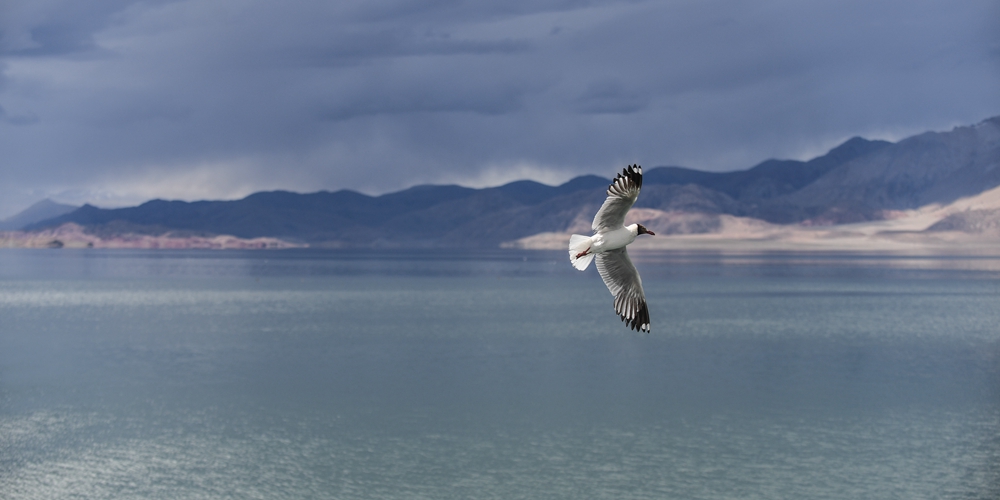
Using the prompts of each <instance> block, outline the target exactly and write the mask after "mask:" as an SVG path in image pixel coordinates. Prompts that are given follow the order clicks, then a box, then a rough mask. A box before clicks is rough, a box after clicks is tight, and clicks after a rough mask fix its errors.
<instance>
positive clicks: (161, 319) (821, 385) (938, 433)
mask: <svg viewBox="0 0 1000 500" xmlns="http://www.w3.org/2000/svg"><path fill="white" fill-rule="evenodd" d="M633 259H634V260H635V262H636V265H637V267H638V268H639V270H640V272H641V274H642V277H643V281H644V286H645V289H646V294H647V299H648V302H649V310H650V316H651V319H652V333H651V334H642V333H636V332H633V331H631V330H628V329H627V328H626V327H625V326H624V325H623V324H622V323H621V322H620V321H619V320H618V318H617V316H616V315H615V313H614V311H613V308H612V297H611V295H610V294H609V293H608V292H607V289H606V288H605V287H604V285H603V283H602V282H601V280H600V278H599V277H598V276H597V272H596V270H595V269H593V268H591V269H588V270H587V272H584V273H581V272H578V271H576V270H574V269H572V268H571V267H570V265H569V262H568V259H567V258H566V254H565V252H527V251H525V252H518V251H492V252H478V253H475V252H457V251H455V252H452V251H447V252H431V251H419V252H415V253H404V252H400V251H367V252H365V251H313V250H285V251H256V252H240V251H220V252H212V251H100V250H79V251H70V250H13V249H6V250H2V251H0V497H2V498H5V499H11V500H14V499H46V500H51V499H61V498H88V499H95V498H114V499H129V498H135V499H147V498H149V499H153V498H155V499H160V498H162V499H188V498H190V499H199V498H205V499H209V498H211V499H222V498H233V499H254V498H261V499H282V498H288V499H309V498H323V499H325V498H331V499H333V498H336V499H340V498H344V499H367V498H371V499H397V498H398V499H404V498H405V499H450V498H454V499H466V498H477V499H478V498H484V499H492V498H495V499H535V498H537V499H583V498H595V499H664V498H675V499H723V498H733V499H736V498H739V499H852V500H854V499H859V498H864V499H907V500H912V499H950V498H955V499H984V500H985V499H996V498H1000V258H997V257H975V256H971V257H970V256H966V257H960V256H958V257H956V256H933V255H930V256H887V255H857V254H854V255H849V254H780V253H779V254H761V255H752V254H722V253H705V254H697V253H658V254H633Z"/></svg>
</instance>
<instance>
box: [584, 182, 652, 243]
mask: <svg viewBox="0 0 1000 500" xmlns="http://www.w3.org/2000/svg"><path fill="white" fill-rule="evenodd" d="M641 187H642V167H640V166H639V165H629V167H628V168H623V169H622V173H620V174H618V175H617V176H615V180H613V181H611V185H610V186H608V198H607V199H606V200H604V204H603V205H601V209H600V210H598V211H597V215H595V216H594V224H593V229H594V232H597V233H600V232H604V231H610V230H613V229H618V228H619V227H622V225H624V224H625V214H626V213H628V209H630V208H632V204H633V203H635V199H636V198H638V197H639V189H640V188H641Z"/></svg>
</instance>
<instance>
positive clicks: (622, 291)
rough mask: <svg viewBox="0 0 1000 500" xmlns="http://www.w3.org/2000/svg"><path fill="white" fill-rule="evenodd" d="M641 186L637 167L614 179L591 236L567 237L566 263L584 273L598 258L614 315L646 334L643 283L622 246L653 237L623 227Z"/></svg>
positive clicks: (638, 229) (642, 229)
mask: <svg viewBox="0 0 1000 500" xmlns="http://www.w3.org/2000/svg"><path fill="white" fill-rule="evenodd" d="M641 187H642V167H640V166H639V165H629V166H628V168H623V169H622V172H621V173H620V174H618V175H617V176H615V180H614V181H612V182H611V186H609V187H608V198H607V199H606V200H604V204H603V205H601V209H600V210H598V211H597V215H595V216H594V224H593V225H592V227H593V230H594V235H593V236H583V235H580V234H574V235H572V236H570V238H569V261H570V263H572V264H573V267H575V268H577V269H579V270H581V271H583V270H585V269H587V266H589V265H590V261H592V260H594V259H597V272H598V273H600V274H601V278H602V279H603V280H604V284H605V285H607V286H608V290H610V291H611V295H614V296H615V312H616V313H618V316H619V317H621V319H622V321H624V322H625V323H626V324H627V325H628V326H629V327H630V328H631V329H633V330H637V331H643V332H646V333H649V309H647V308H646V294H645V293H644V292H643V291H642V280H641V279H640V278H639V271H636V270H635V266H634V265H632V261H631V260H630V259H629V258H628V252H626V251H625V246H626V245H628V244H629V243H632V242H633V241H635V239H636V237H638V236H639V235H640V234H649V235H653V234H656V233H654V232H652V231H650V230H649V229H646V228H645V227H644V226H643V225H642V224H631V225H628V226H626V225H625V214H626V213H628V210H629V209H630V208H632V204H633V203H635V199H636V198H638V197H639V188H641Z"/></svg>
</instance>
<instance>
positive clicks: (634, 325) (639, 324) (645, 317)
mask: <svg viewBox="0 0 1000 500" xmlns="http://www.w3.org/2000/svg"><path fill="white" fill-rule="evenodd" d="M616 309H617V304H616ZM616 312H617V310H616ZM618 317H619V318H621V320H622V321H624V322H625V326H627V327H629V328H630V329H632V330H634V331H637V332H646V333H649V332H650V327H649V308H648V307H647V306H646V302H645V301H642V302H641V303H640V304H639V311H638V312H636V314H635V316H634V317H632V318H628V317H626V316H625V314H624V313H619V314H618Z"/></svg>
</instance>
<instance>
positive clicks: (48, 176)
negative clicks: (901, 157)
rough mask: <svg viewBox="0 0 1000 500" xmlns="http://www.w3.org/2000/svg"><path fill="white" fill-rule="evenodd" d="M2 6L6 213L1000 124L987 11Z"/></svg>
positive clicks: (933, 7) (393, 183) (690, 159)
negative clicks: (50, 203)
mask: <svg viewBox="0 0 1000 500" xmlns="http://www.w3.org/2000/svg"><path fill="white" fill-rule="evenodd" d="M3 8H4V9H5V10H4V11H3V12H2V15H0V109H2V110H3V112H2V113H0V151H2V152H3V154H2V155H0V217H5V216H7V215H10V214H11V213H13V212H15V211H17V210H18V209H20V208H23V207H25V206H27V205H28V204H30V203H31V202H34V201H37V199H38V198H40V197H44V196H49V195H55V196H57V197H61V201H67V202H75V203H77V202H84V201H92V202H98V203H100V204H105V205H113V204H122V203H133V202H138V201H142V200H143V199H145V198H147V197H157V196H160V197H169V198H183V199H196V198H223V197H234V196H241V195H243V194H247V193H249V192H252V191H254V190H261V189H277V188H282V189H295V190H300V191H313V190H318V189H340V188H352V189H360V190H364V191H367V192H373V193H374V192H384V191H387V190H394V189H400V188H403V187H406V186H409V185H412V184H416V183H423V182H464V183H470V184H485V183H494V182H502V181H504V180H508V179H512V178H516V177H521V176H524V175H532V176H534V177H536V178H538V179H544V180H548V181H557V180H559V179H566V178H568V177H570V176H572V175H578V174H583V173H602V174H605V175H607V173H608V172H610V171H612V170H614V169H615V168H616V166H617V165H619V164H621V163H624V162H633V161H638V162H640V163H643V164H646V165H650V166H652V165H663V164H681V165H686V166H691V167H695V168H703V169H709V170H727V169H733V168H745V167H748V166H750V165H752V164H754V163H756V162H758V161H761V160H763V159H766V158H768V157H784V158H788V157H793V158H802V157H806V156H810V155H814V154H820V153H822V152H823V150H825V149H827V148H829V147H832V146H833V145H835V144H836V143H837V142H838V141H841V140H844V139H846V138H848V137H850V136H853V135H865V136H868V137H880V138H889V139H894V138H899V137H902V136H905V135H907V134H910V133H915V132H919V131H923V130H928V129H947V128H950V127H951V126H953V125H957V124H965V123H974V122H977V121H979V120H981V119H983V118H986V117H988V116H992V115H996V114H1000V87H998V86H997V85H996V82H997V81H998V80H1000V78H998V77H1000V60H998V58H997V47H1000V25H998V24H1000V23H998V16H1000V10H998V7H997V6H996V4H995V2H993V1H989V0H980V1H970V2H962V3H960V4H955V3H949V2H940V1H920V0H917V1H912V0H907V1H903V0H896V1H888V2H860V1H858V2H854V1H848V2H843V1H840V2H833V1H824V2H795V1H790V0H788V1H779V0H773V1H763V2H742V1H736V0H731V1H721V0H720V1H680V2H626V1H619V2H615V1H608V2H574V1H514V2H493V3H487V4H486V5H479V4H477V3H473V2H464V1H458V0H412V1H396V2H362V1H357V2H326V1H318V0H317V1H294V2H281V3H275V2H262V3H250V2H242V1H237V0H199V1H163V2H149V1H127V0H115V1H111V0H99V1H92V2H75V1H72V0H50V1H27V0H23V1H21V0H15V1H14V3H13V4H10V5H5V6H4V7H3Z"/></svg>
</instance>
